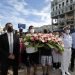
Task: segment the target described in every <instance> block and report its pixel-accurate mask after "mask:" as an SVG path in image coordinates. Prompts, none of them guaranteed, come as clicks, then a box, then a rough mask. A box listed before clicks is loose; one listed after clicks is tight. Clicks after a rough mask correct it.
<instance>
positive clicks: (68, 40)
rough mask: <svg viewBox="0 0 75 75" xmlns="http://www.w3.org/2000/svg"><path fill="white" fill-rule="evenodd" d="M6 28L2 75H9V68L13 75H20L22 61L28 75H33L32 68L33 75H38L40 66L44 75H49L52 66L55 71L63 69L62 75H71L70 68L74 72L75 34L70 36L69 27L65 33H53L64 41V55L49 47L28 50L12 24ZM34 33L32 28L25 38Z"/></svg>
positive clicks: (0, 49) (1, 39)
mask: <svg viewBox="0 0 75 75" xmlns="http://www.w3.org/2000/svg"><path fill="white" fill-rule="evenodd" d="M5 28H6V32H5V33H4V34H2V35H0V60H1V75H7V74H8V69H9V66H12V68H13V75H18V68H19V63H20V62H21V60H22V59H23V61H22V63H24V64H25V65H26V67H27V75H30V73H31V66H33V70H34V71H33V75H37V67H38V64H41V66H42V71H43V75H49V74H50V69H51V67H52V66H53V68H55V69H58V68H59V69H61V72H62V75H66V74H67V75H71V74H70V73H69V71H68V69H69V66H70V70H71V71H73V70H74V58H75V55H74V53H75V40H74V38H75V33H72V34H70V28H69V27H64V29H63V30H64V32H60V33H59V32H53V33H52V34H53V35H54V36H56V37H59V38H61V39H62V41H63V44H64V52H63V53H62V54H61V53H59V52H57V51H56V50H54V49H50V48H48V47H41V48H37V49H35V48H34V47H32V48H28V47H26V46H25V45H24V42H23V40H22V35H21V36H19V35H18V34H15V33H14V29H13V24H12V23H7V24H6V25H5ZM34 33H35V30H34V27H33V26H30V27H29V29H28V32H27V33H26V34H25V36H27V35H29V34H30V35H33V34H34ZM43 33H44V34H46V33H48V32H47V30H46V29H44V32H43ZM22 50H23V51H24V55H23V53H22ZM21 53H22V54H21ZM21 57H22V58H21ZM20 59H21V60H20ZM70 62H71V64H70Z"/></svg>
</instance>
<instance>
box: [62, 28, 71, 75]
mask: <svg viewBox="0 0 75 75" xmlns="http://www.w3.org/2000/svg"><path fill="white" fill-rule="evenodd" d="M62 40H63V43H64V52H63V54H62V60H61V71H62V75H66V74H67V75H71V74H70V73H69V72H68V68H69V64H70V60H71V47H72V37H71V36H70V28H69V27H65V28H64V34H63V37H62Z"/></svg>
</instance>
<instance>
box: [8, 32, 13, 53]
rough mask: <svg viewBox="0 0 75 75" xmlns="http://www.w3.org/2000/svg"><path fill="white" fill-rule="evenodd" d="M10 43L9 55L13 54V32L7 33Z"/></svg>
mask: <svg viewBox="0 0 75 75" xmlns="http://www.w3.org/2000/svg"><path fill="white" fill-rule="evenodd" d="M7 35H8V42H9V53H11V54H12V53H13V32H11V33H7Z"/></svg>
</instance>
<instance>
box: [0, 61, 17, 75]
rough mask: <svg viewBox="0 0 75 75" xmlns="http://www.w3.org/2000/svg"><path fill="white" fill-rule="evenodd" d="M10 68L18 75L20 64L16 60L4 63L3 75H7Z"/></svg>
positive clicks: (2, 65)
mask: <svg viewBox="0 0 75 75" xmlns="http://www.w3.org/2000/svg"><path fill="white" fill-rule="evenodd" d="M9 66H12V68H13V75H18V63H17V62H16V61H15V60H6V61H2V63H1V75H7V73H8V69H9Z"/></svg>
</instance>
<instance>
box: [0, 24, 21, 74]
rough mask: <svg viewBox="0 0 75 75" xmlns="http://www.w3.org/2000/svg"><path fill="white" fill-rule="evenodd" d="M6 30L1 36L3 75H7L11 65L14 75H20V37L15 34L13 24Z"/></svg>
mask: <svg viewBox="0 0 75 75" xmlns="http://www.w3.org/2000/svg"><path fill="white" fill-rule="evenodd" d="M6 30H7V32H6V33H4V34H2V35H0V53H1V75H7V73H8V68H9V66H10V65H11V66H12V68H13V75H18V64H19V63H18V58H19V49H20V48H19V37H18V36H17V35H15V34H14V33H13V25H12V23H7V24H6Z"/></svg>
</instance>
